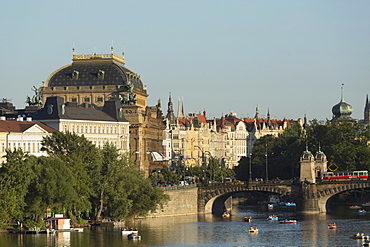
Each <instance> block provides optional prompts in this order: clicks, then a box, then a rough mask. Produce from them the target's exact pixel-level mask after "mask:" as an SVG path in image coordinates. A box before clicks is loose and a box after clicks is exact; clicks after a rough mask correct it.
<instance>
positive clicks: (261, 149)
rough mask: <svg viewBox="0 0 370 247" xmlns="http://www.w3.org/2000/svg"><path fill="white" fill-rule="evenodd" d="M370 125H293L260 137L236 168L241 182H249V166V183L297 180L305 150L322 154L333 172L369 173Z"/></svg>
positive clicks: (347, 123) (332, 123)
mask: <svg viewBox="0 0 370 247" xmlns="http://www.w3.org/2000/svg"><path fill="white" fill-rule="evenodd" d="M369 143H370V125H364V124H361V123H356V122H338V121H327V122H326V123H324V124H323V123H320V122H318V121H316V120H313V121H312V122H310V124H309V125H308V126H306V127H305V128H303V127H302V126H301V125H299V124H298V123H297V124H294V125H292V126H290V127H288V128H287V129H286V130H285V131H284V132H282V133H281V134H279V136H277V137H274V136H271V135H266V136H263V137H262V138H260V139H258V140H257V141H256V142H255V144H254V148H253V153H252V155H251V156H248V157H244V158H242V159H241V161H240V162H239V166H236V167H235V169H234V170H235V172H236V176H237V178H238V179H240V180H244V181H247V180H248V179H249V165H250V164H251V172H252V179H254V178H263V179H265V178H266V172H267V175H268V178H269V180H271V179H276V178H277V177H278V178H279V179H292V178H296V177H299V172H300V170H299V169H300V163H299V162H300V158H301V156H302V154H303V152H304V151H305V150H309V151H311V152H312V154H314V155H315V154H316V153H317V152H318V151H322V152H323V153H324V154H325V155H326V157H327V160H328V168H329V169H332V170H335V169H337V170H339V171H348V170H370V147H369ZM266 168H267V169H266Z"/></svg>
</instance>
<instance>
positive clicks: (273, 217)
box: [267, 215, 279, 221]
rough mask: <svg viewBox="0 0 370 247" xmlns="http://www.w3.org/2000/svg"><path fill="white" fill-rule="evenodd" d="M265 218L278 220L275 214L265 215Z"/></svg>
mask: <svg viewBox="0 0 370 247" xmlns="http://www.w3.org/2000/svg"><path fill="white" fill-rule="evenodd" d="M267 220H275V221H277V220H279V217H277V216H276V215H269V217H267Z"/></svg>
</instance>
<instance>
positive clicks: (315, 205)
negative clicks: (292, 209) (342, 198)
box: [300, 183, 327, 214]
mask: <svg viewBox="0 0 370 247" xmlns="http://www.w3.org/2000/svg"><path fill="white" fill-rule="evenodd" d="M326 201H327V198H323V197H319V196H318V192H317V184H307V183H303V184H302V199H301V203H300V204H301V212H302V213H308V214H317V213H326Z"/></svg>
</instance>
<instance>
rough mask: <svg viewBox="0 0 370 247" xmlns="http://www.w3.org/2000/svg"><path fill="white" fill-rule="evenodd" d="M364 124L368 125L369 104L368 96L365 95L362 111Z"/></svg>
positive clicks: (369, 118)
mask: <svg viewBox="0 0 370 247" xmlns="http://www.w3.org/2000/svg"><path fill="white" fill-rule="evenodd" d="M364 123H367V124H369V123H370V102H369V95H368V94H367V95H366V103H365V110H364Z"/></svg>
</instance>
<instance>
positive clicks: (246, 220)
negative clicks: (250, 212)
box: [243, 216, 252, 222]
mask: <svg viewBox="0 0 370 247" xmlns="http://www.w3.org/2000/svg"><path fill="white" fill-rule="evenodd" d="M243 221H244V222H252V216H245V217H244V218H243Z"/></svg>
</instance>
